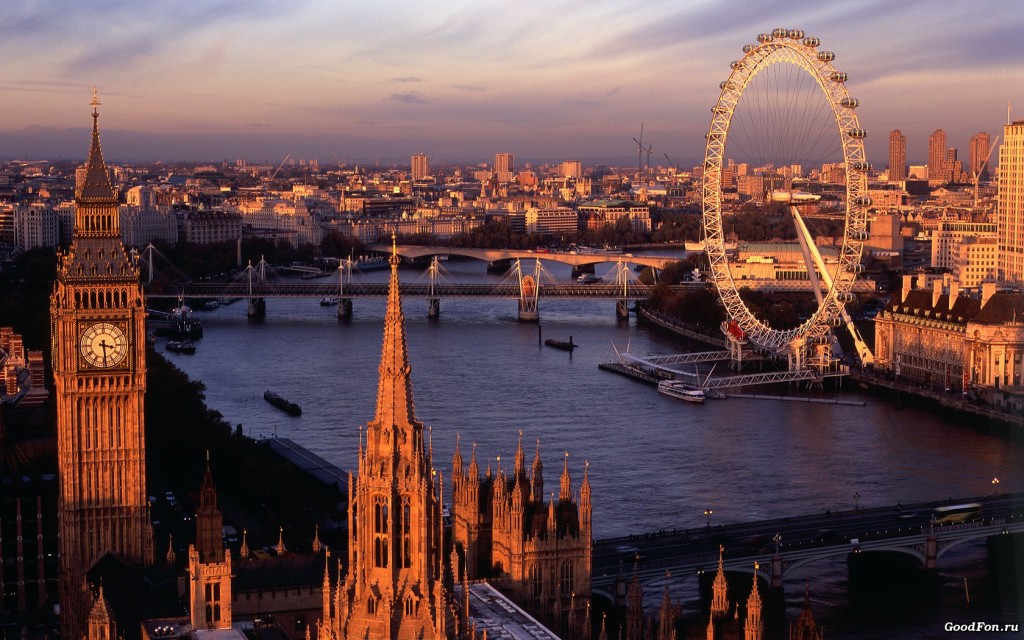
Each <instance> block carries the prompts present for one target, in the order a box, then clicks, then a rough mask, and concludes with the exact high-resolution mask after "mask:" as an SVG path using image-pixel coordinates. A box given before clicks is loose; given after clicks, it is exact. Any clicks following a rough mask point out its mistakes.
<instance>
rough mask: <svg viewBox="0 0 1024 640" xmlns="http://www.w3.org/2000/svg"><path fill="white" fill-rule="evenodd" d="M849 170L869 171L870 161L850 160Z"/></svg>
mask: <svg viewBox="0 0 1024 640" xmlns="http://www.w3.org/2000/svg"><path fill="white" fill-rule="evenodd" d="M850 171H864V172H867V171H871V163H870V162H851V163H850Z"/></svg>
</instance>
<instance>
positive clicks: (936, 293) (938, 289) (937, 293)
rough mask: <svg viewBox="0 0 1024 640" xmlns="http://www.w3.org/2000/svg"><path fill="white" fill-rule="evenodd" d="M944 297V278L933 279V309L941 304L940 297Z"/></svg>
mask: <svg viewBox="0 0 1024 640" xmlns="http://www.w3.org/2000/svg"><path fill="white" fill-rule="evenodd" d="M941 297H942V280H932V309H935V308H937V307H938V306H939V298H941Z"/></svg>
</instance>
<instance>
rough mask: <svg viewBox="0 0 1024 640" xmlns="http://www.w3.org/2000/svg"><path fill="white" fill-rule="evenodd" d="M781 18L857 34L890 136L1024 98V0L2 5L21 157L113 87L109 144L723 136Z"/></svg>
mask: <svg viewBox="0 0 1024 640" xmlns="http://www.w3.org/2000/svg"><path fill="white" fill-rule="evenodd" d="M775 27H785V28H795V29H802V30H804V31H805V32H806V33H807V35H813V36H817V37H818V38H820V39H821V42H822V45H821V47H820V49H827V50H832V51H835V52H836V61H835V63H834V64H835V66H836V68H837V69H839V70H842V71H845V72H846V73H847V74H848V75H849V81H848V82H847V86H848V88H849V91H850V94H851V95H852V96H854V97H857V98H859V99H860V101H861V105H862V106H861V108H860V109H859V110H858V113H859V117H860V123H861V125H862V126H863V127H864V128H865V129H867V130H868V132H869V137H868V138H867V140H866V145H867V148H868V156H869V158H870V159H871V160H872V161H873V162H875V163H876V164H878V163H881V165H882V166H884V165H885V164H886V159H887V144H888V143H887V140H888V132H889V130H891V129H894V128H899V129H901V130H902V131H903V132H904V133H905V134H906V135H907V137H908V155H909V158H908V159H909V161H910V162H911V163H923V162H925V157H926V152H927V136H928V134H929V133H931V132H932V131H933V130H934V129H936V128H943V129H945V130H946V132H947V135H948V144H949V145H950V146H956V147H958V148H959V149H960V154H961V157H964V158H965V157H966V156H967V154H968V139H969V137H970V136H971V135H972V134H974V133H976V132H979V131H987V132H989V133H990V134H991V135H992V137H993V138H994V137H995V136H996V135H1000V134H1001V133H1002V125H1003V124H1005V122H1006V118H1007V103H1008V102H1012V103H1013V104H1014V105H1015V112H1014V115H1013V118H1014V119H1015V120H1016V119H1022V118H1024V5H1021V4H1018V2H1017V1H1016V0H1006V1H996V0H975V1H974V2H935V1H916V2H915V1H904V2H901V3H895V2H892V1H891V0H887V1H885V2H882V1H872V0H857V1H848V2H822V1H821V0H817V1H815V2H809V1H806V0H789V1H787V2H726V1H724V0H718V1H708V2H697V1H690V0H686V1H681V0H669V1H664V2H658V1H654V2H646V3H637V2H630V1H620V2H600V1H592V2H563V1H558V0H547V1H545V2H539V1H533V0H520V1H517V2H508V1H507V0H506V1H501V2H493V1H490V0H476V1H468V0H435V1H433V2H422V1H415V2H411V1H405V0H384V1H379V2H372V3H371V2H355V1H352V2H337V1H327V0H325V1H315V0H290V1H287V2H284V1H280V0H278V1H270V0H245V1H244V2H243V1H240V0H202V1H199V0H179V1H177V2H155V1H150V0H95V1H88V2H82V1H81V0H45V1H44V0H11V1H10V2H4V3H2V6H0V60H2V61H3V64H0V114H2V116H3V117H2V120H0V159H4V158H6V159H10V158H19V159H40V158H46V159H58V158H72V159H73V158H79V157H84V155H85V153H86V151H87V148H88V127H89V126H90V125H91V119H90V118H89V106H88V103H89V100H90V99H91V95H92V87H93V86H94V85H95V86H97V87H98V88H99V95H100V101H101V102H102V106H101V107H100V111H101V120H100V121H101V127H102V131H103V146H104V152H105V154H106V155H107V157H108V159H111V160H115V161H116V160H123V161H139V160H156V159H160V160H168V161H176V160H222V159H228V160H234V159H236V158H246V159H248V160H251V161H257V162H263V161H270V162H274V161H280V160H281V159H283V158H284V156H285V155H286V154H290V155H291V157H293V158H318V159H319V160H320V162H321V163H333V162H337V161H343V162H357V163H369V162H374V161H380V162H395V161H397V162H404V163H408V158H409V156H410V155H411V154H414V153H425V154H427V155H428V156H429V157H430V159H431V163H432V164H438V163H444V162H493V158H494V154H495V153H496V152H506V151H507V152H511V153H513V154H515V156H516V160H517V164H520V163H521V161H531V160H532V161H560V160H563V159H569V158H573V159H581V160H583V161H584V162H590V163H595V162H620V161H621V162H629V161H630V160H629V159H630V158H634V159H635V157H636V156H635V149H636V145H635V144H634V143H633V141H632V138H633V137H635V136H638V135H639V131H640V123H641V122H643V123H644V139H645V142H650V143H651V144H652V145H653V151H654V153H653V156H652V164H656V163H658V162H661V163H663V164H664V155H663V154H666V153H667V154H668V155H669V156H670V157H672V159H673V160H674V161H675V162H677V163H681V164H683V165H691V164H694V163H696V162H698V161H699V159H700V158H701V157H702V156H703V144H704V140H703V138H704V134H705V133H706V131H707V128H708V125H709V123H710V118H711V114H710V107H711V106H712V105H713V104H714V103H715V101H716V100H717V98H718V93H719V89H718V85H719V83H720V82H721V81H722V80H725V79H726V78H727V77H728V75H729V71H730V69H729V63H730V61H732V60H735V59H738V58H740V57H742V55H743V53H742V51H741V49H742V47H743V45H744V44H748V43H752V42H754V41H755V38H756V36H757V34H758V33H762V32H769V31H771V30H772V29H773V28H775Z"/></svg>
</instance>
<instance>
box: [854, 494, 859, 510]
mask: <svg viewBox="0 0 1024 640" xmlns="http://www.w3.org/2000/svg"><path fill="white" fill-rule="evenodd" d="M853 511H854V513H860V491H857V492H856V493H854V494H853Z"/></svg>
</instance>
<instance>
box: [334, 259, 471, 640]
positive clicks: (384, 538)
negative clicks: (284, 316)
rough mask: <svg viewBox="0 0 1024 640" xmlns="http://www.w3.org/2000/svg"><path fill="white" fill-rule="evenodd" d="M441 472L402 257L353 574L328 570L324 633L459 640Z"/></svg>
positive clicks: (362, 451) (364, 471)
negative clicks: (421, 392)
mask: <svg viewBox="0 0 1024 640" xmlns="http://www.w3.org/2000/svg"><path fill="white" fill-rule="evenodd" d="M431 470H432V467H431V452H430V449H429V447H428V445H427V443H425V442H424V437H423V423H421V422H420V421H418V420H417V419H416V417H415V415H414V411H413V398H412V382H411V379H410V367H409V357H408V353H407V351H406V339H405V326H404V317H403V314H402V303H401V298H400V296H399V293H398V256H397V254H393V255H392V258H391V282H390V289H389V293H388V302H387V312H386V315H385V318H384V346H383V349H382V353H381V360H380V368H379V387H378V390H377V409H376V415H375V417H374V419H373V420H372V421H370V422H369V423H368V424H367V425H366V441H365V448H364V445H363V441H362V437H360V444H359V468H358V475H357V476H356V477H355V478H352V477H350V478H349V545H348V563H347V566H348V572H347V574H346V575H345V576H344V577H341V576H339V578H338V580H337V581H336V583H335V584H334V585H331V582H330V577H329V575H328V573H327V572H325V575H324V587H323V588H324V602H323V618H322V622H321V624H320V627H319V630H318V634H317V636H318V638H319V640H342V639H343V638H352V639H356V638H358V639H360V640H362V639H364V638H380V639H383V638H393V639H402V640H430V639H432V638H445V637H453V634H454V619H453V615H452V607H451V602H450V595H449V591H448V590H447V589H446V588H445V586H444V585H443V583H442V579H443V577H444V575H445V572H444V565H445V558H444V557H443V556H444V554H443V552H442V517H441V497H440V495H439V494H440V492H441V481H440V479H438V480H437V481H436V482H435V479H434V477H433V476H432V473H431ZM448 575H449V579H450V574H448Z"/></svg>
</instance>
